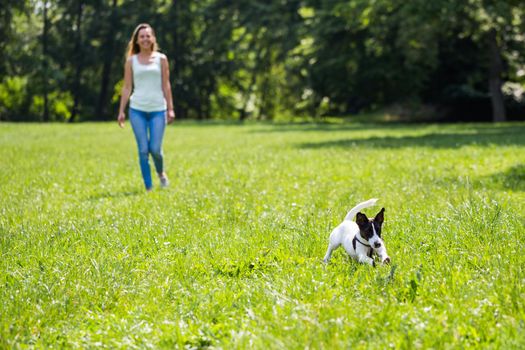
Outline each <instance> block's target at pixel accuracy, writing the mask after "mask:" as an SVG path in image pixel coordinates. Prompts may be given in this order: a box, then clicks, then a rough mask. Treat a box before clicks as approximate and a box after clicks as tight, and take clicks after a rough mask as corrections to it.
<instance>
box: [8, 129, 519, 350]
mask: <svg viewBox="0 0 525 350" xmlns="http://www.w3.org/2000/svg"><path fill="white" fill-rule="evenodd" d="M164 152H165V162H166V170H167V172H168V174H169V175H170V180H171V186H170V187H169V188H167V189H160V188H159V187H158V181H157V182H156V183H155V185H156V187H155V189H154V191H153V192H151V193H145V192H144V190H143V188H142V183H141V177H140V170H139V165H138V159H137V154H136V145H135V141H134V139H133V135H132V132H131V129H130V125H129V124H127V125H126V128H125V129H124V130H120V129H119V128H118V127H117V126H116V124H115V123H111V124H109V123H99V124H89V123H86V124H77V125H65V124H7V123H3V124H0V159H1V161H0V248H1V254H2V257H1V262H0V282H1V287H0V305H1V319H0V348H27V347H30V348H32V347H35V348H51V347H53V348H94V347H97V348H98V347H101V348H110V349H119V348H120V349H132V348H187V349H199V348H222V349H304V348H309V349H350V348H351V349H387V348H393V349H410V348H414V349H418V348H421V349H429V348H434V349H449V348H454V349H468V348H484V349H485V348H489V349H490V348H493V349H523V348H525V257H524V255H523V253H524V252H525V249H524V248H525V216H524V213H525V123H510V124H497V125H493V124H454V125H453V124H447V125H435V124H430V125H425V124H383V123H374V124H367V123H357V122H353V123H352V122H343V123H324V124H245V125H238V124H227V123H192V122H178V123H176V124H175V125H173V126H170V127H168V129H167V131H166V136H165V143H164ZM373 197H377V198H379V202H378V206H377V207H376V208H369V209H367V210H366V213H367V214H369V215H374V214H375V213H376V212H377V211H379V210H380V209H381V207H385V208H386V212H385V224H384V226H383V238H384V240H385V242H386V245H387V248H388V252H389V255H390V257H391V259H392V264H391V265H390V266H381V265H380V266H377V267H375V268H373V267H370V266H365V265H359V264H357V263H356V262H354V261H353V260H349V259H348V257H347V256H346V253H345V252H344V251H343V250H342V249H339V250H337V251H336V252H334V255H333V258H332V261H331V262H330V264H328V265H325V264H323V263H322V258H323V256H324V253H325V251H326V247H327V239H328V236H329V234H330V231H331V230H332V229H333V228H334V227H335V226H336V225H338V224H339V223H340V222H341V220H342V219H343V218H344V216H345V215H346V213H347V211H348V210H349V209H350V208H351V207H353V206H354V205H355V204H357V203H358V202H361V201H364V200H367V199H369V198H373Z"/></svg>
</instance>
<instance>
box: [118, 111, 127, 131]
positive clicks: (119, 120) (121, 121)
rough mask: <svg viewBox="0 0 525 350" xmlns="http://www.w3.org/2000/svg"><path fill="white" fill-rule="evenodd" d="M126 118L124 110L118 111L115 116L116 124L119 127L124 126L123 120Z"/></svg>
mask: <svg viewBox="0 0 525 350" xmlns="http://www.w3.org/2000/svg"><path fill="white" fill-rule="evenodd" d="M125 120H126V114H125V113H124V112H120V113H119V114H118V117H117V121H118V126H120V127H121V128H123V127H124V121H125Z"/></svg>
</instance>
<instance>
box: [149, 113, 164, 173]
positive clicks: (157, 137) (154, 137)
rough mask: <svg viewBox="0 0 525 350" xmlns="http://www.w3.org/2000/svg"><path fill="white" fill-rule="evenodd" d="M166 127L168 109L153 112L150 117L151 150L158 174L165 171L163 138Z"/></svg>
mask: <svg viewBox="0 0 525 350" xmlns="http://www.w3.org/2000/svg"><path fill="white" fill-rule="evenodd" d="M165 129H166V111H161V112H151V113H150V119H149V151H150V153H151V157H152V158H153V163H154V164H155V170H157V174H159V176H162V175H163V173H164V157H163V153H162V140H163V138H164V130H165Z"/></svg>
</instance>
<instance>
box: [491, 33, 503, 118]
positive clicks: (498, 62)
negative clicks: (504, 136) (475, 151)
mask: <svg viewBox="0 0 525 350" xmlns="http://www.w3.org/2000/svg"><path fill="white" fill-rule="evenodd" d="M488 39H489V55H490V69H489V93H490V99H491V102H492V121H493V122H504V121H506V120H507V116H506V113H505V103H504V101H503V92H502V91H501V86H502V85H503V83H502V80H501V76H502V73H503V63H502V59H501V52H500V48H499V45H498V39H497V33H496V30H495V29H492V30H491V31H490V32H489V37H488Z"/></svg>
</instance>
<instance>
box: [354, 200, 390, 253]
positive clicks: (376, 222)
mask: <svg viewBox="0 0 525 350" xmlns="http://www.w3.org/2000/svg"><path fill="white" fill-rule="evenodd" d="M384 213H385V208H382V209H381V210H380V211H379V213H377V215H376V216H375V217H374V218H373V219H369V218H367V217H366V215H365V214H363V213H357V215H356V218H355V222H356V224H357V226H359V233H360V234H361V237H363V238H364V239H366V240H367V241H368V243H369V244H370V246H372V247H373V248H376V249H377V248H379V247H381V245H383V240H382V239H381V226H382V225H383V221H384V218H385V217H384Z"/></svg>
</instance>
